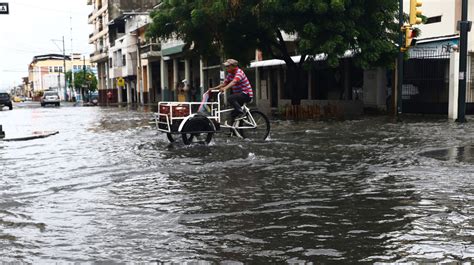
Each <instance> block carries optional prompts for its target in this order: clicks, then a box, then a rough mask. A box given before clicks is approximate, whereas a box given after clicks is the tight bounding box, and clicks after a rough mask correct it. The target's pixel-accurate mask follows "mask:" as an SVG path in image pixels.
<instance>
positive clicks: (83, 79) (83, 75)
mask: <svg viewBox="0 0 474 265" xmlns="http://www.w3.org/2000/svg"><path fill="white" fill-rule="evenodd" d="M71 74H72V72H71V71H67V72H66V80H67V82H68V83H69V84H71V83H72V80H71V77H72V75H71ZM83 85H84V88H85V90H86V91H85V92H88V91H90V92H93V91H96V90H97V78H96V77H95V75H94V73H93V72H92V71H90V70H86V71H85V72H84V71H79V72H76V73H74V87H75V88H80V87H83ZM85 86H87V88H86V87H85Z"/></svg>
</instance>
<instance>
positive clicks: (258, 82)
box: [253, 67, 262, 106]
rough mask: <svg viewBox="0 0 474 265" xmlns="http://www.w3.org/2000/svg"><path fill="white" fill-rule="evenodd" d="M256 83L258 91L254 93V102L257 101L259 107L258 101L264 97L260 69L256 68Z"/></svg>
mask: <svg viewBox="0 0 474 265" xmlns="http://www.w3.org/2000/svg"><path fill="white" fill-rule="evenodd" d="M255 83H256V84H255V90H256V91H254V92H253V93H254V95H253V96H254V98H253V100H254V101H255V104H257V106H258V101H259V99H260V98H261V95H262V94H261V90H262V88H261V87H262V84H261V82H260V68H259V67H257V68H255Z"/></svg>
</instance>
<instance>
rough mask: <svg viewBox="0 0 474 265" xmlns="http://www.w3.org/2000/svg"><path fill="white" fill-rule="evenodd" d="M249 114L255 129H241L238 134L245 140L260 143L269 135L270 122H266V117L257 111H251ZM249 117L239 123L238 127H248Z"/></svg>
mask: <svg viewBox="0 0 474 265" xmlns="http://www.w3.org/2000/svg"><path fill="white" fill-rule="evenodd" d="M250 114H252V117H253V119H254V120H255V123H256V125H257V126H256V127H255V128H253V129H241V130H239V133H240V134H241V135H242V137H244V138H246V139H251V140H255V141H262V140H266V139H267V137H268V135H269V134H270V120H268V118H267V116H266V115H265V114H263V113H262V112H260V111H258V110H251V111H250ZM248 119H249V117H246V118H245V119H243V120H241V121H240V126H242V127H244V126H249V125H248V124H247V123H248Z"/></svg>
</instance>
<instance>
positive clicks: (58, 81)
mask: <svg viewBox="0 0 474 265" xmlns="http://www.w3.org/2000/svg"><path fill="white" fill-rule="evenodd" d="M64 65H66V69H64ZM84 66H85V67H86V69H88V70H91V71H92V72H96V69H95V65H94V64H92V63H91V62H90V60H89V59H82V58H81V56H80V54H73V56H72V60H71V56H63V55H62V54H45V55H38V56H35V57H33V60H32V62H31V63H30V64H29V66H28V80H29V88H30V90H31V93H32V94H33V95H32V96H38V95H39V94H40V93H42V92H43V91H45V90H56V91H58V93H59V95H60V96H61V99H62V100H65V99H66V98H70V97H69V96H70V95H71V93H72V92H73V91H71V89H70V88H69V87H66V86H67V85H66V84H65V81H64V72H67V71H70V70H71V71H73V72H77V71H80V70H82V69H83V68H84Z"/></svg>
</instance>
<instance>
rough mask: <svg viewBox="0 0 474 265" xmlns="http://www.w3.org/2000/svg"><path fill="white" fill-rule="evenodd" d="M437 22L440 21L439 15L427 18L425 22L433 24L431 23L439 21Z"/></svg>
mask: <svg viewBox="0 0 474 265" xmlns="http://www.w3.org/2000/svg"><path fill="white" fill-rule="evenodd" d="M439 22H441V16H436V17H429V18H427V19H426V23H425V24H433V23H439Z"/></svg>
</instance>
